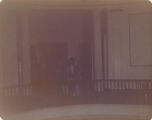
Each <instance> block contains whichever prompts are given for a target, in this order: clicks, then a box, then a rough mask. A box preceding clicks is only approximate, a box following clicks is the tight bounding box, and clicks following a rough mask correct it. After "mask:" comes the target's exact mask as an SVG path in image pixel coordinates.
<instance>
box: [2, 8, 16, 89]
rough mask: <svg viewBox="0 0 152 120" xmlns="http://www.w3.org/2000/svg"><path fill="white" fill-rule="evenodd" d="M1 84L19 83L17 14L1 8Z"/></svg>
mask: <svg viewBox="0 0 152 120" xmlns="http://www.w3.org/2000/svg"><path fill="white" fill-rule="evenodd" d="M0 19H1V22H0V26H1V27H0V50H1V51H0V53H1V55H0V66H1V67H0V81H1V84H0V86H5V85H16V84H18V64H17V36H16V14H15V13H14V11H13V10H10V9H6V8H5V9H4V8H0Z"/></svg>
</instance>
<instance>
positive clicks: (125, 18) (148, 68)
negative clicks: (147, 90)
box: [108, 4, 152, 80]
mask: <svg viewBox="0 0 152 120" xmlns="http://www.w3.org/2000/svg"><path fill="white" fill-rule="evenodd" d="M151 13H152V8H151V6H150V5H149V4H146V5H141V4H139V5H138V4H136V5H129V6H127V5H125V6H119V7H117V9H110V10H109V11H108V38H109V39H108V51H109V55H108V57H109V68H108V69H109V78H110V79H143V80H145V79H146V80H147V79H152V39H151V38H152V34H151V32H152V22H151V20H152V14H151Z"/></svg>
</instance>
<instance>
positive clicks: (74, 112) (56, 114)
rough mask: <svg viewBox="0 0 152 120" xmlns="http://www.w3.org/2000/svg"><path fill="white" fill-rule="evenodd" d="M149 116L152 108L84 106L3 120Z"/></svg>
mask: <svg viewBox="0 0 152 120" xmlns="http://www.w3.org/2000/svg"><path fill="white" fill-rule="evenodd" d="M151 116H152V106H146V105H120V104H117V105H114V104H85V105H69V106H62V107H51V108H43V109H37V110H31V111H27V112H21V113H18V114H13V115H10V116H6V117H5V120H61V119H62V120H122V119H123V120H150V118H151Z"/></svg>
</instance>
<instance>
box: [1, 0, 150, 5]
mask: <svg viewBox="0 0 152 120" xmlns="http://www.w3.org/2000/svg"><path fill="white" fill-rule="evenodd" d="M135 2H145V3H148V2H149V1H148V0H3V3H10V4H40V5H42V4H44V5H100V4H125V3H135Z"/></svg>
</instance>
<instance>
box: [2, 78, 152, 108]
mask: <svg viewBox="0 0 152 120" xmlns="http://www.w3.org/2000/svg"><path fill="white" fill-rule="evenodd" d="M0 96H1V97H0V99H1V101H2V102H3V103H2V104H3V105H6V104H7V106H8V105H13V106H14V107H16V106H20V107H21V106H22V107H23V106H24V107H25V106H26V107H27V106H29V107H32V106H35V107H42V106H43V107H46V106H51V105H65V104H86V103H89V104H94V103H95V104H152V80H83V81H68V80H67V81H52V83H50V85H48V84H47V83H43V84H41V83H37V84H36V83H35V84H26V85H22V86H9V87H1V88H0Z"/></svg>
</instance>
